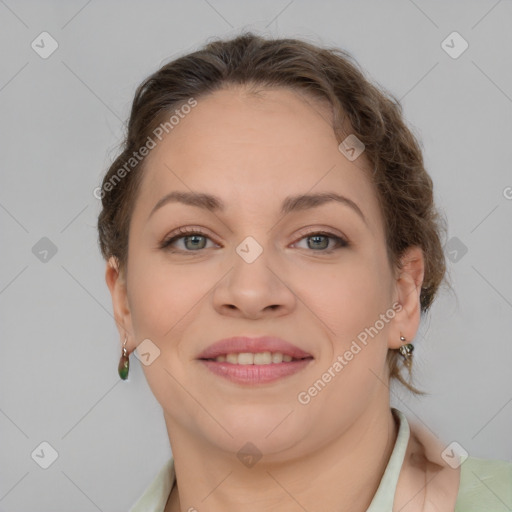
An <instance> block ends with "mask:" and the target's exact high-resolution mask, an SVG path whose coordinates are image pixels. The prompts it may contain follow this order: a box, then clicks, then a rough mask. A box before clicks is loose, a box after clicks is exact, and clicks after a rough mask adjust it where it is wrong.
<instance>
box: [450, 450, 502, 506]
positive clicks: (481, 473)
mask: <svg viewBox="0 0 512 512" xmlns="http://www.w3.org/2000/svg"><path fill="white" fill-rule="evenodd" d="M460 469H461V474H460V486H459V493H458V495H457V503H456V505H455V512H477V511H478V512H481V511H482V510H485V511H486V512H502V511H503V512H505V511H509V510H511V509H512V462H507V461H505V460H494V459H480V458H477V457H468V458H467V459H466V460H465V461H464V462H463V463H462V465H461V467H460Z"/></svg>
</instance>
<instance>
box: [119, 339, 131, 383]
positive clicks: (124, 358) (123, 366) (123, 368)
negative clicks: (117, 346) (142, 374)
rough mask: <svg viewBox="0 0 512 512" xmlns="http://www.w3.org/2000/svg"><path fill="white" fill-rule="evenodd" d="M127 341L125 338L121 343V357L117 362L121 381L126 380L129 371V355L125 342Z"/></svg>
mask: <svg viewBox="0 0 512 512" xmlns="http://www.w3.org/2000/svg"><path fill="white" fill-rule="evenodd" d="M127 341H128V338H126V337H125V339H124V343H123V353H122V355H121V359H120V360H119V366H118V368H117V371H118V373H119V377H121V379H123V380H126V379H127V378H128V371H129V370H130V355H129V354H128V351H127V350H126V342H127Z"/></svg>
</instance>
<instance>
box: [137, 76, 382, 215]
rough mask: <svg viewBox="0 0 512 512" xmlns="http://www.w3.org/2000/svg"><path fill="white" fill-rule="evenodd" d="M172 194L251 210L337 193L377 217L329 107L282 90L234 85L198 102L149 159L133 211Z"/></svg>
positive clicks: (361, 168) (368, 187)
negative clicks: (206, 196)
mask: <svg viewBox="0 0 512 512" xmlns="http://www.w3.org/2000/svg"><path fill="white" fill-rule="evenodd" d="M347 134H348V133H347ZM172 190H183V191H195V192H206V193H211V194H214V195H218V196H221V197H222V198H224V199H225V202H226V203H227V204H228V206H229V205H230V204H231V203H232V202H235V203H236V204H237V205H238V206H239V207H240V208H242V207H243V208H245V209H249V210H250V209H254V210H258V209H260V210H261V209H265V210H269V209H272V208H274V206H273V205H272V204H270V203H273V202H275V208H276V209H277V207H278V206H280V201H281V199H282V198H284V197H285V196H288V195H293V194H305V193H308V192H326V191H335V192H338V193H340V194H343V195H345V196H348V197H350V199H352V200H353V201H354V202H356V203H357V204H359V205H360V207H361V209H362V210H363V211H364V213H365V216H366V217H367V218H369V219H371V218H373V217H375V216H377V217H378V216H379V212H378V204H377V199H376V196H375V195H374V190H373V185H372V184H371V183H370V181H369V178H368V176H367V171H366V162H365V160H364V159H363V156H361V157H359V158H358V159H357V160H355V161H354V162H350V161H349V160H348V159H347V158H346V157H345V156H344V155H343V154H342V153H341V152H340V151H339V149H338V142H337V139H336V136H335V134H334V131H333V127H332V112H331V109H330V106H329V105H327V104H326V103H321V102H319V101H318V100H315V99H314V98H311V97H310V96H309V95H305V94H304V93H298V92H296V91H293V90H291V89H285V88H275V89H268V88H266V89H264V90H259V91H258V92H256V93H251V92H249V91H248V90H247V88H245V87H239V86H237V87H230V88H226V89H222V90H219V91H216V92H214V93H211V94H209V95H207V96H203V97H200V98H199V99H198V100H197V105H196V106H195V107H193V108H192V109H191V110H190V112H189V113H188V114H186V115H184V116H182V117H181V119H180V120H179V123H177V124H175V125H174V126H173V128H172V130H170V131H169V134H168V135H166V136H165V137H163V139H162V141H160V142H159V141H157V146H156V147H155V148H154V149H152V150H151V152H150V154H149V155H148V157H147V158H146V161H145V164H144V178H143V180H142V183H141V189H140V190H139V194H138V200H137V203H138V204H137V205H136V210H139V211H140V210H142V211H143V212H147V213H149V211H150V210H151V209H152V208H153V206H154V204H155V203H156V202H157V201H158V200H159V199H160V198H161V197H162V196H163V195H164V194H166V193H168V192H170V191H172ZM134 214H135V212H134Z"/></svg>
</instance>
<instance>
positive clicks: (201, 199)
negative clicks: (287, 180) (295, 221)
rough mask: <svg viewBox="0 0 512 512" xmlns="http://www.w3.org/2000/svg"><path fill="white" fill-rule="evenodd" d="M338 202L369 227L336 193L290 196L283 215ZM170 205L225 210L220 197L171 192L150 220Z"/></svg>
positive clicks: (360, 212)
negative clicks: (157, 212)
mask: <svg viewBox="0 0 512 512" xmlns="http://www.w3.org/2000/svg"><path fill="white" fill-rule="evenodd" d="M333 201H335V202H338V203H340V204H343V205H345V206H348V207H349V208H351V209H352V210H353V211H355V212H356V213H357V214H358V216H359V217H360V218H361V219H362V220H363V222H364V223H365V224H366V225H368V221H367V220H366V217H365V216H364V214H363V212H362V211H361V209H360V208H359V206H358V205H357V204H356V203H355V202H354V201H352V199H349V198H348V197H345V196H342V195H340V194H337V193H335V192H323V193H318V194H299V195H295V196H288V197H286V198H285V199H284V201H283V204H282V206H281V215H286V214H288V213H291V212H297V211H304V210H308V209H310V208H316V207H318V206H321V205H323V204H326V203H330V202H333ZM168 203H182V204H186V205H189V206H196V207H198V208H203V209H205V210H208V211H211V212H218V211H224V210H225V204H224V202H223V201H222V199H221V198H220V197H218V196H214V195H211V194H205V193H200V192H178V191H174V192H170V193H169V194H166V195H165V196H164V197H162V198H161V199H160V200H159V201H158V202H157V203H156V204H155V206H154V207H153V209H152V210H151V213H150V214H149V217H148V220H149V218H150V217H151V216H152V215H153V214H154V213H155V212H156V211H157V210H158V209H160V208H162V206H165V205H166V204H168Z"/></svg>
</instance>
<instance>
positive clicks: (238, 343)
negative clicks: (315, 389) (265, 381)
mask: <svg viewBox="0 0 512 512" xmlns="http://www.w3.org/2000/svg"><path fill="white" fill-rule="evenodd" d="M240 352H250V353H253V354H255V353H257V352H281V353H282V354H283V355H285V354H286V355H289V356H291V357H293V358H294V359H304V358H313V356H312V355H311V354H309V353H308V352H305V351H304V350H301V349H300V348H299V347H297V346H295V345H293V344H292V343H290V342H288V341H285V340H283V339H281V338H278V337H276V336H260V337H258V338H251V337H249V336H234V337H232V338H225V339H222V340H219V341H216V342H215V343H213V344H211V345H210V346H209V347H208V348H206V350H203V352H201V353H200V354H199V356H198V357H197V359H215V358H216V357H217V356H222V355H226V354H232V353H240ZM279 364H282V363H279ZM279 364H277V365H276V366H279ZM233 366H242V365H233ZM243 366H245V365H243ZM247 366H248V365H247ZM262 366H267V365H262Z"/></svg>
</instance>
